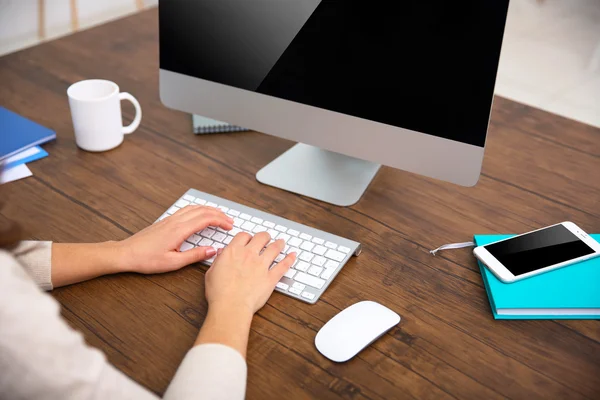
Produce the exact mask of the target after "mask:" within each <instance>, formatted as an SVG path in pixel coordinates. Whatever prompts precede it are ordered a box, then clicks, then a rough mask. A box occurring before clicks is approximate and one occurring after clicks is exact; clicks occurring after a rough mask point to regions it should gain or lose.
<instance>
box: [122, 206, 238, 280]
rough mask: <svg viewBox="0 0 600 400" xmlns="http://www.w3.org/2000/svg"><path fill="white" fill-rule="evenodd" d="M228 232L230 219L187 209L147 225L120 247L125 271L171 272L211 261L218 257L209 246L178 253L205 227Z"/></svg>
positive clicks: (212, 210)
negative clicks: (193, 264)
mask: <svg viewBox="0 0 600 400" xmlns="http://www.w3.org/2000/svg"><path fill="white" fill-rule="evenodd" d="M209 226H210V227H214V228H215V229H216V228H220V229H223V230H230V229H231V228H233V219H232V218H231V217H229V216H227V215H225V213H223V212H222V211H221V210H218V209H216V208H211V207H203V206H189V207H185V208H182V209H181V210H179V211H177V212H176V213H174V214H173V215H172V216H171V218H167V219H165V220H163V221H160V222H159V223H156V224H153V225H150V226H149V227H147V228H145V229H143V230H141V231H140V232H138V233H136V234H135V235H133V236H131V237H130V238H128V239H125V240H123V241H122V242H120V243H119V246H120V248H121V249H122V253H123V254H124V256H123V257H121V259H122V262H123V263H124V268H123V269H124V270H127V271H132V272H139V273H143V274H156V273H161V272H168V271H174V270H177V269H179V268H181V267H184V266H186V265H189V264H192V263H195V262H200V261H204V260H207V259H210V258H211V257H213V256H214V255H215V254H216V253H217V249H216V248H215V247H212V246H210V245H209V246H199V247H196V248H194V249H191V250H189V251H184V252H181V251H180V248H181V246H182V244H183V243H185V240H186V239H187V238H189V237H190V236H191V235H193V234H194V232H198V231H202V230H203V229H206V228H208V227H209Z"/></svg>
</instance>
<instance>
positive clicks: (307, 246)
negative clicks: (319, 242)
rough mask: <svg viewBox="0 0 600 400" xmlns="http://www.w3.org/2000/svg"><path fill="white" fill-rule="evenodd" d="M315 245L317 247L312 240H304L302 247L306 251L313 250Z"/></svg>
mask: <svg viewBox="0 0 600 400" xmlns="http://www.w3.org/2000/svg"><path fill="white" fill-rule="evenodd" d="M313 247H315V245H314V243H311V242H302V244H301V245H300V248H301V249H302V250H306V251H312V249H313Z"/></svg>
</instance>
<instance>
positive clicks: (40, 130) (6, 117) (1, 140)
mask: <svg viewBox="0 0 600 400" xmlns="http://www.w3.org/2000/svg"><path fill="white" fill-rule="evenodd" d="M53 139H56V133H55V132H54V131H53V130H51V129H48V128H46V127H45V126H42V125H40V124H38V123H35V122H33V121H30V120H28V119H27V118H25V117H22V116H20V115H19V114H17V113H14V112H12V111H10V110H7V109H6V108H4V107H0V161H2V160H4V159H5V158H8V157H10V156H12V155H15V154H17V153H20V152H21V151H23V150H27V149H28V148H30V147H33V146H37V145H40V144H42V143H46V142H48V141H50V140H53Z"/></svg>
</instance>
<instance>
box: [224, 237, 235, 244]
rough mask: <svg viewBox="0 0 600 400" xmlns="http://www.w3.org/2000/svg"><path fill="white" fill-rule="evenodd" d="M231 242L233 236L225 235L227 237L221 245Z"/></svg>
mask: <svg viewBox="0 0 600 400" xmlns="http://www.w3.org/2000/svg"><path fill="white" fill-rule="evenodd" d="M232 240H233V236H231V235H227V237H226V238H225V240H223V244H226V245H227V244H229V243H231V241H232Z"/></svg>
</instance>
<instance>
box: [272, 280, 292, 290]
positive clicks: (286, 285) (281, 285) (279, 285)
mask: <svg viewBox="0 0 600 400" xmlns="http://www.w3.org/2000/svg"><path fill="white" fill-rule="evenodd" d="M275 287H276V288H279V289H281V290H288V288H289V287H290V285H288V284H285V283H283V282H277V284H276V285H275Z"/></svg>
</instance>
